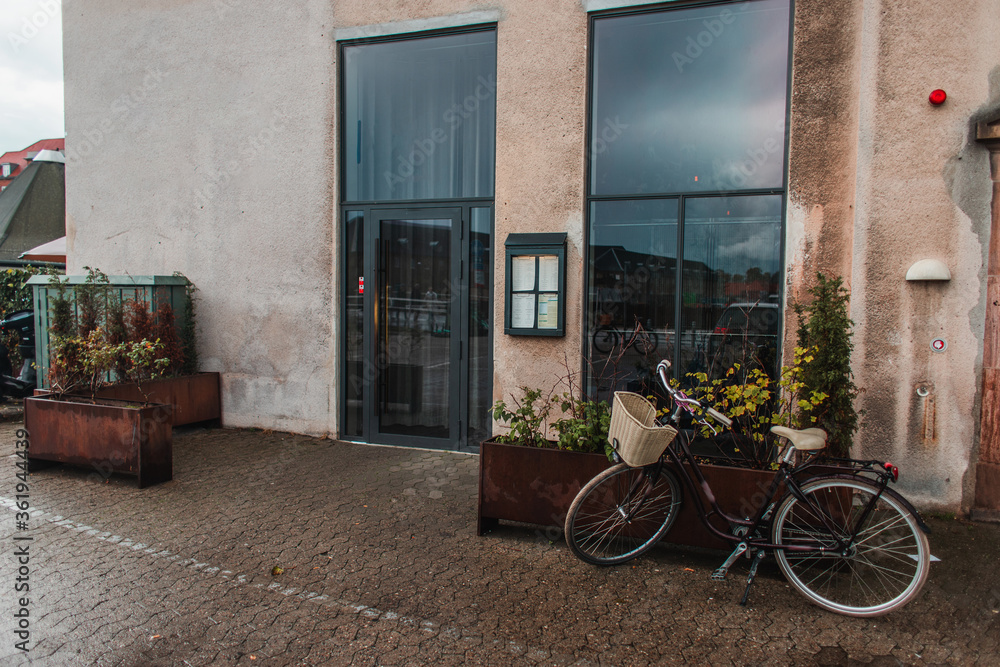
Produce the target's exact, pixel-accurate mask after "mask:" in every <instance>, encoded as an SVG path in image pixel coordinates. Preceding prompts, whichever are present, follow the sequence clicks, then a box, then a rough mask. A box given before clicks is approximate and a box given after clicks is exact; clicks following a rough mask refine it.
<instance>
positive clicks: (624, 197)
mask: <svg viewBox="0 0 1000 667" xmlns="http://www.w3.org/2000/svg"><path fill="white" fill-rule="evenodd" d="M747 1H750V2H752V1H753V0H708V1H705V0H688V1H680V2H671V3H659V4H655V5H644V6H641V7H629V8H620V9H609V10H604V11H598V12H591V13H590V14H589V15H588V21H587V101H586V119H585V122H586V138H585V141H586V144H585V147H586V149H585V151H584V157H583V166H584V215H583V227H584V228H583V239H584V243H583V247H584V260H583V261H584V262H587V263H588V265H587V266H585V267H584V269H585V270H584V272H583V273H584V275H583V294H584V299H585V303H584V308H583V310H582V321H581V322H580V329H581V331H582V332H583V335H582V336H581V342H580V345H581V347H580V351H581V354H580V358H581V361H582V363H581V377H582V378H583V386H584V387H587V386H589V384H590V377H589V375H590V368H589V366H590V364H589V362H590V345H589V343H590V341H589V328H588V321H589V319H590V316H591V311H592V304H591V302H590V297H589V294H590V290H591V285H590V273H591V267H590V266H589V261H590V260H589V257H590V250H591V224H592V219H591V215H592V214H591V211H592V209H593V204H594V203H595V202H603V201H636V200H671V199H677V200H678V201H677V207H678V209H677V210H678V222H677V260H676V275H675V281H676V282H675V284H676V285H677V286H678V294H675V297H674V335H675V337H676V336H679V334H680V332H681V331H682V326H681V311H682V309H683V299H682V298H681V296H680V292H681V286H682V285H683V282H682V278H683V265H684V227H685V221H686V218H685V200H686V199H689V198H707V197H734V196H754V195H780V196H781V214H780V215H781V219H780V223H779V224H780V230H779V231H780V239H781V241H780V247H779V250H778V257H779V261H780V263H781V264H780V276H779V279H778V302H779V304H782V305H783V304H784V303H785V279H784V278H785V272H786V268H787V267H786V261H785V255H786V251H787V248H786V240H787V238H786V237H787V234H786V232H787V207H788V197H787V193H788V166H789V153H790V150H789V149H790V146H789V137H790V125H791V123H790V121H791V107H792V104H791V102H792V66H793V58H792V56H793V50H792V47H793V42H794V26H795V0H788V46H787V54H788V55H787V63H788V65H787V69H786V81H785V117H784V120H785V126H784V137H783V141H784V144H783V151H784V155H783V160H782V183H781V187H778V188H748V189H745V190H744V189H734V190H711V191H700V190H696V191H676V192H651V193H642V194H603V195H595V194H594V193H593V192H592V189H593V175H594V172H593V169H594V156H593V149H592V147H593V145H594V116H593V112H594V95H595V92H596V91H595V86H594V75H595V71H594V68H595V62H594V53H595V48H596V44H595V40H596V33H597V31H596V25H595V24H596V23H597V22H598V21H600V20H602V19H607V18H615V17H622V16H635V15H643V14H660V13H664V12H670V11H679V10H684V9H691V8H695V7H712V6H716V7H720V8H724V7H725V6H727V5H729V6H736V5H738V4H740V3H742V2H747ZM783 311H784V309H783V308H782V317H780V318H779V322H778V336H777V338H778V350H777V354H776V363H777V366H778V367H780V365H781V347H782V341H783V338H784V321H783V319H784V318H783V314H784V313H783ZM680 357H681V346H680V345H674V353H673V358H672V359H671V360H670V361H671V363H672V364H673V372H674V374H675V377H679V376H680V364H679V363H678V362H679V361H680ZM774 370H775V371H776V370H777V368H776V369H774Z"/></svg>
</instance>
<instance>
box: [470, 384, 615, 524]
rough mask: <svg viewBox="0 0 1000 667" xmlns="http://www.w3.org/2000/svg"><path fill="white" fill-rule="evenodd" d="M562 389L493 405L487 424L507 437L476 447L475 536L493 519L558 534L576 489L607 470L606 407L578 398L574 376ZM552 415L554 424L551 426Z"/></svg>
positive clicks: (526, 392) (524, 393)
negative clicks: (504, 428)
mask: <svg viewBox="0 0 1000 667" xmlns="http://www.w3.org/2000/svg"><path fill="white" fill-rule="evenodd" d="M563 382H565V383H566V384H567V391H565V392H563V393H562V394H555V393H554V390H553V392H550V393H549V394H548V395H546V394H545V393H544V392H543V391H542V390H541V389H531V388H529V387H521V397H520V398H518V397H517V396H514V395H512V396H511V405H510V406H508V404H507V403H506V402H505V401H503V400H499V401H497V402H496V403H495V404H494V406H493V410H492V415H493V418H494V419H496V420H497V421H498V422H500V423H502V424H504V425H506V426H507V428H508V431H507V432H506V433H503V434H501V435H498V436H496V437H494V438H492V439H490V440H487V441H486V442H483V443H482V445H481V446H480V453H479V464H480V465H479V524H478V532H479V534H480V535H482V534H483V533H485V532H488V531H489V530H490V529H492V528H493V527H494V526H495V525H496V523H497V521H498V520H500V519H504V520H509V521H520V522H525V523H533V524H540V525H549V526H562V522H563V521H564V520H565V517H566V512H567V511H568V510H569V506H570V503H572V501H573V498H575V497H576V494H577V493H578V492H579V490H580V487H582V486H583V485H584V484H585V483H586V482H587V481H588V480H589V479H590V478H592V477H593V476H595V475H596V474H597V473H599V472H601V471H602V470H604V469H605V468H606V467H608V466H609V465H610V461H609V460H608V457H607V454H606V452H607V451H610V445H609V444H608V426H609V425H610V420H611V417H610V416H611V409H610V407H609V406H608V404H607V403H606V402H605V401H594V400H591V399H589V398H587V397H586V396H583V395H582V394H580V393H578V392H579V387H578V385H577V384H576V383H575V382H574V381H573V376H571V375H568V376H567V377H566V378H564V379H562V380H560V383H563ZM555 412H558V413H559V415H560V416H559V417H558V419H556V420H555V421H554V422H552V423H551V424H550V423H549V418H550V417H551V416H552V415H553V413H555ZM550 427H551V431H554V432H555V434H556V435H557V438H556V439H550V438H549V434H550Z"/></svg>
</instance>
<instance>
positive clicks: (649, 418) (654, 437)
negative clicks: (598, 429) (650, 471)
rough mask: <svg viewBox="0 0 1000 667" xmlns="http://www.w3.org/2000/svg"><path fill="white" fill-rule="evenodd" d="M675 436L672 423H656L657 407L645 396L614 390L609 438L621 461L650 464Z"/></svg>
mask: <svg viewBox="0 0 1000 667" xmlns="http://www.w3.org/2000/svg"><path fill="white" fill-rule="evenodd" d="M676 436H677V430H676V429H674V428H673V427H671V426H657V425H656V408H655V407H654V406H653V404H652V403H650V402H649V400H647V399H646V398H645V397H644V396H640V395H639V394H633V393H632V392H628V391H616V392H615V400H614V405H613V406H612V408H611V428H609V429H608V440H609V441H610V442H611V445H612V446H613V447H614V448H615V451H617V452H618V456H620V457H621V459H622V461H624V462H625V463H627V464H628V465H630V466H632V467H633V468H638V467H641V466H646V465H649V464H650V463H653V462H655V461H656V459H658V458H660V454H662V453H663V451H664V450H665V449H666V448H667V445H669V444H670V442H671V441H672V440H673V439H674V438H675V437H676Z"/></svg>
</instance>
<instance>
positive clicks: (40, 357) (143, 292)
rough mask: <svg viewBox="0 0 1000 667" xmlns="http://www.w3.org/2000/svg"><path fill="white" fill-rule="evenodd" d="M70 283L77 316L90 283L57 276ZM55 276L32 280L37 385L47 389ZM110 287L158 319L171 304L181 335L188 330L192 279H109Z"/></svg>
mask: <svg viewBox="0 0 1000 667" xmlns="http://www.w3.org/2000/svg"><path fill="white" fill-rule="evenodd" d="M57 277H58V278H60V279H61V280H62V281H65V282H67V293H68V295H69V297H70V299H71V301H72V302H73V314H74V315H77V314H78V312H77V308H76V292H75V288H77V287H79V286H81V285H84V284H86V282H87V276H57ZM53 280H54V278H53V277H51V276H32V277H31V278H29V279H28V285H30V286H31V292H32V303H33V305H34V309H35V365H36V367H37V369H38V381H37V386H38V387H39V388H42V389H47V388H48V386H49V359H50V345H49V324H50V321H51V308H52V301H51V300H52V297H53V296H55V295H56V294H57V292H58V289H57V288H56V286H55V283H54V282H52V281H53ZM108 281H109V282H110V285H108V287H107V295H108V297H109V298H110V297H113V296H118V297H120V298H121V299H122V301H123V302H124V301H128V300H130V299H135V300H141V301H144V302H146V303H148V304H149V309H150V312H151V313H152V314H153V316H154V317H155V316H156V309H157V308H159V307H160V304H161V303H163V302H167V303H169V304H170V306H171V308H172V309H173V311H174V325H175V327H176V328H177V334H178V336H180V333H181V331H182V330H183V328H184V324H185V319H186V313H185V311H184V302H185V298H186V296H185V294H186V291H187V286H188V279H187V278H185V277H184V276H180V275H175V276H108Z"/></svg>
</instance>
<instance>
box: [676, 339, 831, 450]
mask: <svg viewBox="0 0 1000 667" xmlns="http://www.w3.org/2000/svg"><path fill="white" fill-rule="evenodd" d="M814 354H815V350H814V349H805V348H802V347H797V348H795V352H794V357H793V359H794V360H793V363H792V365H791V366H784V367H782V369H781V372H780V373H779V375H778V378H777V379H774V378H772V377H771V376H770V375H768V374H767V373H766V372H765V371H764V370H763V369H762V368H759V367H755V368H751V369H750V370H745V369H744V368H743V366H741V365H740V364H734V365H733V366H731V367H729V369H727V370H726V372H725V374H724V375H723V377H720V378H716V379H713V380H710V379H709V377H708V375H707V374H706V373H689V374H688V375H687V377H688V379H689V380H690V384H692V385H693V386H692V389H690V390H689V392H688V393H689V394H690V395H691V396H692V397H694V398H697V399H698V400H699V401H701V402H702V403H703V404H704V405H706V406H711V407H713V408H715V409H716V410H718V411H719V412H721V413H723V414H725V415H727V416H728V417H730V418H731V419H732V420H733V422H734V423H735V424H736V427H735V428H734V429H732V430H723V431H720V430H719V429H718V428H717V427H718V425H716V424H714V421H713V420H712V419H711V417H709V418H708V421H709V423H710V424H712V425H713V427H714V429H715V430H713V427H709V426H701V427H700V429H699V435H700V436H702V437H704V438H708V439H710V440H713V441H715V442H716V443H717V444H718V446H719V451H720V452H722V453H723V454H724V455H728V454H729V453H730V452H731V453H732V458H733V459H734V460H733V462H734V463H735V462H739V463H742V464H746V465H750V466H751V467H754V468H767V467H770V466H771V465H772V464H773V463H774V452H775V438H774V436H773V435H772V434H771V432H770V428H771V426H775V425H780V426H789V427H796V428H805V427H807V426H813V425H815V422H814V421H813V417H812V415H811V412H812V411H815V410H816V409H818V408H819V407H820V406H822V405H823V403H824V402H825V401H826V400H827V398H828V396H827V395H826V394H825V393H823V392H821V391H817V390H813V389H810V388H809V387H807V386H806V385H805V383H804V382H803V381H802V374H803V372H804V370H805V368H806V365H807V364H809V363H810V362H812V361H813V359H814Z"/></svg>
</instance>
